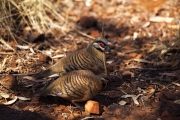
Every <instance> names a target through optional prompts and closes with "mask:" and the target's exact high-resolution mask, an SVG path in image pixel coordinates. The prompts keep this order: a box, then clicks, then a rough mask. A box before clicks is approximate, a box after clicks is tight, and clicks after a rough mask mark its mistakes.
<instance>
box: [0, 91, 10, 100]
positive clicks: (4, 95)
mask: <svg viewBox="0 0 180 120" xmlns="http://www.w3.org/2000/svg"><path fill="white" fill-rule="evenodd" d="M0 96H2V97H3V98H5V99H7V98H9V94H7V93H3V92H1V93H0Z"/></svg>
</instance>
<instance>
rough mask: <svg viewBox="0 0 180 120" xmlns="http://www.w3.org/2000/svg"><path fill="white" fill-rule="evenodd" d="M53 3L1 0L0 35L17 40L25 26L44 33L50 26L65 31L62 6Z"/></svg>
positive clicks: (47, 0) (41, 0)
mask: <svg viewBox="0 0 180 120" xmlns="http://www.w3.org/2000/svg"><path fill="white" fill-rule="evenodd" d="M58 4H61V5H62V6H58V5H55V4H54V2H52V0H1V1H0V35H1V36H2V38H3V39H4V40H12V39H13V40H17V39H20V38H18V37H17V36H18V35H19V34H21V32H22V30H23V29H25V27H30V29H31V30H35V31H37V32H38V33H46V32H47V31H48V30H50V28H55V29H58V30H59V31H60V32H62V33H65V32H66V31H68V29H67V24H66V23H67V19H65V17H64V16H62V15H61V14H63V7H67V6H66V1H62V2H61V3H58Z"/></svg>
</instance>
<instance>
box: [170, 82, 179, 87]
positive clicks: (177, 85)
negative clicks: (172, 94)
mask: <svg viewBox="0 0 180 120" xmlns="http://www.w3.org/2000/svg"><path fill="white" fill-rule="evenodd" d="M172 84H174V85H177V86H180V84H179V83H175V82H172Z"/></svg>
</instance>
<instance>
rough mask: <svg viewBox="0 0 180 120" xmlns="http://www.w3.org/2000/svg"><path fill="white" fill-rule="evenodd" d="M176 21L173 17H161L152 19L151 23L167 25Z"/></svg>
mask: <svg viewBox="0 0 180 120" xmlns="http://www.w3.org/2000/svg"><path fill="white" fill-rule="evenodd" d="M173 20H174V18H172V17H161V16H156V17H151V18H150V19H149V21H151V22H166V23H171V22H172V21H173Z"/></svg>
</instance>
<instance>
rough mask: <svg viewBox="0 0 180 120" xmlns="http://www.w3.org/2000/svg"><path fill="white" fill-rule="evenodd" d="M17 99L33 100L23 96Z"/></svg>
mask: <svg viewBox="0 0 180 120" xmlns="http://www.w3.org/2000/svg"><path fill="white" fill-rule="evenodd" d="M17 98H18V99H19V100H24V101H25V100H31V98H26V97H21V96H17Z"/></svg>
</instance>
